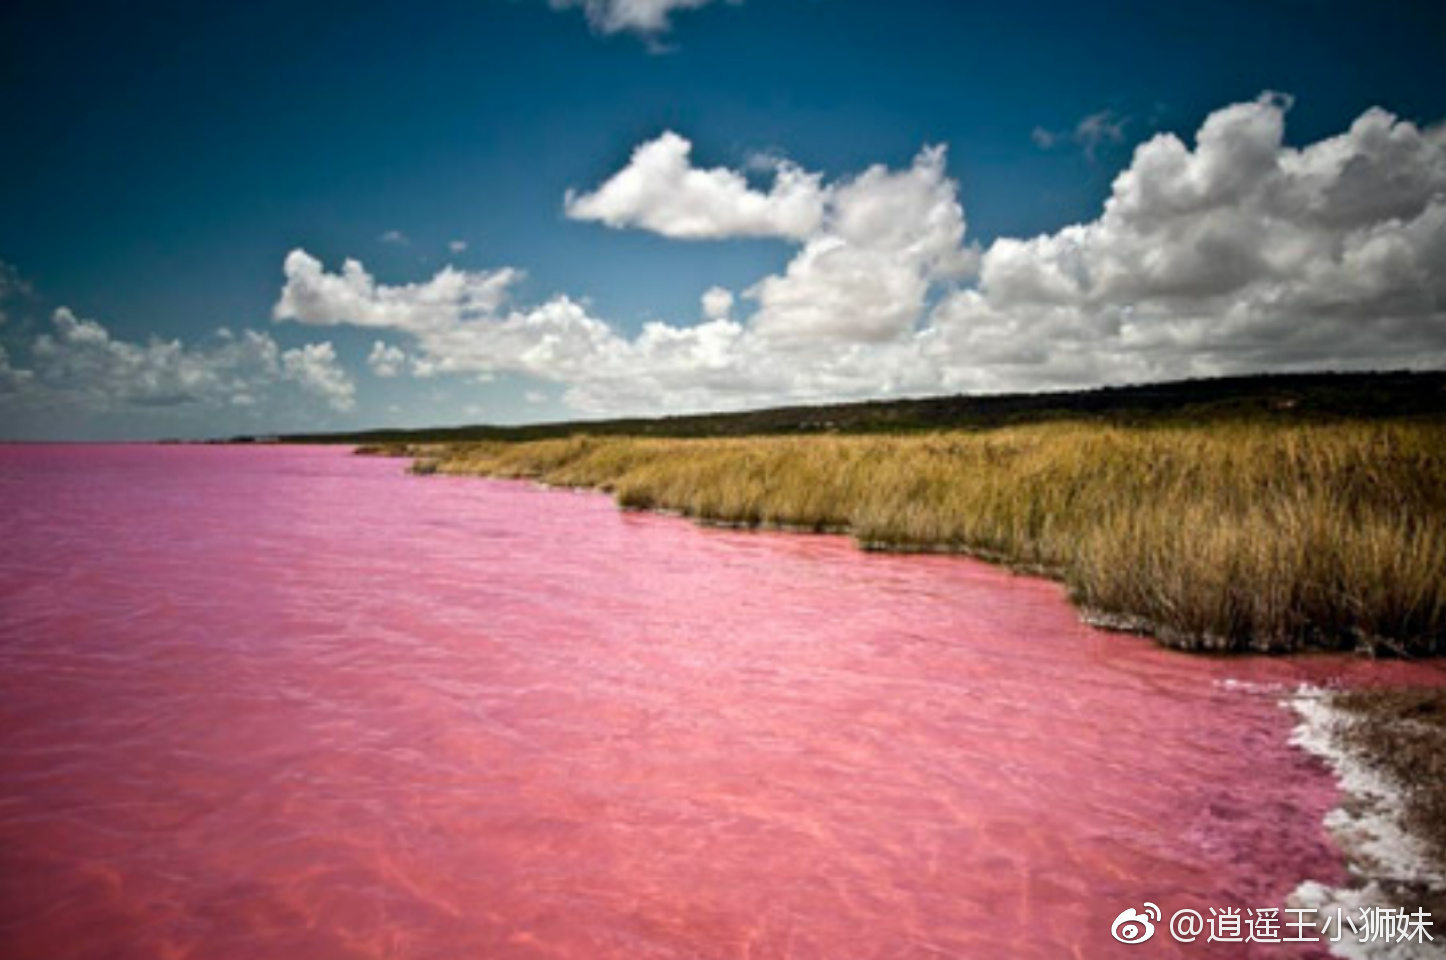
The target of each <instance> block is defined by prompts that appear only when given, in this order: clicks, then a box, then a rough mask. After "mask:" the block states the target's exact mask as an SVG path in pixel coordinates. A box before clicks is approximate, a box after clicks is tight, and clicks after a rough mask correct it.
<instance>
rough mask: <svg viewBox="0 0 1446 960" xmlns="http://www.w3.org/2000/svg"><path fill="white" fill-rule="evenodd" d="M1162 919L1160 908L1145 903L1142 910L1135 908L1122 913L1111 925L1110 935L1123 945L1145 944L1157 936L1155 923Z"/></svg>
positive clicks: (1147, 902)
mask: <svg viewBox="0 0 1446 960" xmlns="http://www.w3.org/2000/svg"><path fill="white" fill-rule="evenodd" d="M1159 919H1160V908H1159V907H1157V906H1155V905H1154V904H1153V903H1150V902H1149V901H1148V900H1147V901H1145V903H1144V906H1143V907H1142V908H1141V909H1140V910H1138V911H1137V910H1135V909H1134V908H1133V907H1129V908H1126V909H1125V910H1122V911H1120V915H1119V916H1118V917H1115V922H1114V923H1113V924H1111V925H1110V933H1111V934H1112V935H1113V936H1114V938H1115V939H1116V940H1118V941H1120V942H1121V943H1144V942H1145V941H1146V940H1148V939H1150V938H1151V937H1153V936H1154V935H1155V923H1156V922H1157V921H1158V920H1159Z"/></svg>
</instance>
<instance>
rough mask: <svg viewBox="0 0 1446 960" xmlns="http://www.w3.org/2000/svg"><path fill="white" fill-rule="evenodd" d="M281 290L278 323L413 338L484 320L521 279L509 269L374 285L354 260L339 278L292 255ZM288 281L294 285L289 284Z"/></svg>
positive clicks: (448, 270)
mask: <svg viewBox="0 0 1446 960" xmlns="http://www.w3.org/2000/svg"><path fill="white" fill-rule="evenodd" d="M283 269H284V270H285V273H286V278H287V284H286V288H285V290H284V291H283V293H282V298H281V300H280V302H278V303H277V304H276V307H275V311H274V312H275V316H276V317H277V318H278V319H290V320H300V321H302V322H304V323H313V324H321V325H336V324H341V323H347V324H353V325H355V326H362V327H378V328H383V329H397V330H406V331H409V332H413V333H416V332H419V331H422V330H425V329H427V328H429V327H439V326H443V327H444V326H448V325H450V324H452V323H454V322H455V321H457V320H459V319H467V318H468V317H472V316H488V315H490V314H491V313H493V311H495V310H496V309H497V308H498V307H500V306H501V305H502V304H503V303H504V302H506V300H507V297H508V293H509V290H508V288H509V287H511V286H512V285H513V284H515V283H516V282H517V281H518V280H520V279H522V273H521V272H520V271H518V270H513V269H511V268H503V269H501V270H492V271H485V270H481V271H463V270H457V269H455V268H453V267H445V268H443V269H442V270H441V272H439V273H437V274H436V275H435V276H433V277H432V279H431V280H429V281H427V282H426V283H421V284H405V285H403V286H397V287H389V286H383V285H379V284H378V283H377V282H376V279H375V278H374V277H372V275H371V274H369V273H367V271H366V269H365V268H363V267H362V265H361V264H360V263H359V262H357V261H356V260H347V261H345V262H344V263H343V264H342V270H341V273H339V274H331V273H326V272H324V271H323V269H322V266H321V261H319V260H317V259H315V258H314V257H311V256H310V255H308V254H307V253H306V252H305V251H302V250H293V251H292V252H291V253H290V254H289V255H288V256H287V257H286V262H285V264H284V266H283ZM293 281H294V282H293Z"/></svg>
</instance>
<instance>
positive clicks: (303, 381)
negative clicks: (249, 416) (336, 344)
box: [281, 342, 356, 411]
mask: <svg viewBox="0 0 1446 960" xmlns="http://www.w3.org/2000/svg"><path fill="white" fill-rule="evenodd" d="M281 373H282V376H284V377H285V378H286V379H288V380H291V381H293V382H295V383H296V384H298V385H299V386H300V387H301V388H302V389H303V390H306V391H307V392H308V393H311V394H314V395H316V396H318V397H321V398H322V399H324V400H325V401H326V402H327V404H328V405H330V407H331V408H332V409H333V410H339V411H346V410H351V409H352V408H353V407H355V406H356V384H354V383H353V382H352V379H351V377H350V376H348V375H347V373H346V371H345V370H343V369H342V368H341V365H340V364H339V363H338V362H337V359H336V350H335V349H334V348H333V347H332V345H331V344H330V343H326V342H322V343H308V344H306V345H304V346H301V347H296V348H295V349H292V350H287V351H285V352H284V353H282V354H281Z"/></svg>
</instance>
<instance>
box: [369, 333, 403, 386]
mask: <svg viewBox="0 0 1446 960" xmlns="http://www.w3.org/2000/svg"><path fill="white" fill-rule="evenodd" d="M406 363H407V353H406V351H405V350H403V349H402V348H401V347H397V346H393V345H392V344H389V343H384V342H382V341H381V340H376V341H374V342H373V343H372V350H371V353H369V354H367V366H369V367H371V369H372V373H375V374H376V375H377V376H379V377H383V378H391V377H396V376H400V375H401V372H402V368H403V367H404V366H405V365H406Z"/></svg>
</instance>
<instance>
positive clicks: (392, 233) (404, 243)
mask: <svg viewBox="0 0 1446 960" xmlns="http://www.w3.org/2000/svg"><path fill="white" fill-rule="evenodd" d="M377 239H378V240H379V241H381V242H382V243H386V244H390V245H391V246H394V247H409V246H411V244H412V240H411V238H410V237H408V236H407V235H406V234H405V233H403V232H402V231H400V230H388V231H387V232H386V233H384V234H382V235H381V236H380V237H377Z"/></svg>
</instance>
